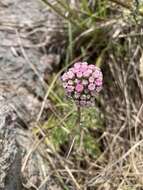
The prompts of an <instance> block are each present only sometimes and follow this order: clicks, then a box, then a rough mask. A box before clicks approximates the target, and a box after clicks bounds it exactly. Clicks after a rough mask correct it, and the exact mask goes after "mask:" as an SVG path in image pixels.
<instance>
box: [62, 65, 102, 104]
mask: <svg viewBox="0 0 143 190" xmlns="http://www.w3.org/2000/svg"><path fill="white" fill-rule="evenodd" d="M61 79H62V82H63V87H64V89H65V91H66V94H67V96H69V97H71V98H73V99H74V100H75V103H76V104H77V105H78V106H94V105H95V95H96V94H97V93H98V92H100V91H101V89H102V84H103V75H102V72H101V70H100V68H98V67H96V66H95V65H93V64H89V65H88V63H87V62H77V63H75V64H74V65H73V67H71V68H69V69H68V71H67V72H65V73H64V74H63V75H62V77H61Z"/></svg>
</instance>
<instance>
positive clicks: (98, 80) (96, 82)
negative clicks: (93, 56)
mask: <svg viewBox="0 0 143 190" xmlns="http://www.w3.org/2000/svg"><path fill="white" fill-rule="evenodd" d="M102 83H103V82H102V80H101V79H96V81H95V84H96V85H97V86H102Z"/></svg>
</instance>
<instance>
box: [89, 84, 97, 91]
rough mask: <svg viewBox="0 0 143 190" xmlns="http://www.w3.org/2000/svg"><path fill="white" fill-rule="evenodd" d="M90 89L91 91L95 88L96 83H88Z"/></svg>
mask: <svg viewBox="0 0 143 190" xmlns="http://www.w3.org/2000/svg"><path fill="white" fill-rule="evenodd" d="M88 89H89V90H90V91H93V90H95V84H93V83H90V84H89V85H88Z"/></svg>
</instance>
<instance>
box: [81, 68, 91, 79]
mask: <svg viewBox="0 0 143 190" xmlns="http://www.w3.org/2000/svg"><path fill="white" fill-rule="evenodd" d="M91 73H92V70H91V69H87V70H86V71H85V72H84V73H83V76H84V77H89V76H90V75H91Z"/></svg>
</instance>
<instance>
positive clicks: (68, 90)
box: [66, 86, 74, 92]
mask: <svg viewBox="0 0 143 190" xmlns="http://www.w3.org/2000/svg"><path fill="white" fill-rule="evenodd" d="M66 90H67V92H73V91H74V86H67V88H66Z"/></svg>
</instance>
